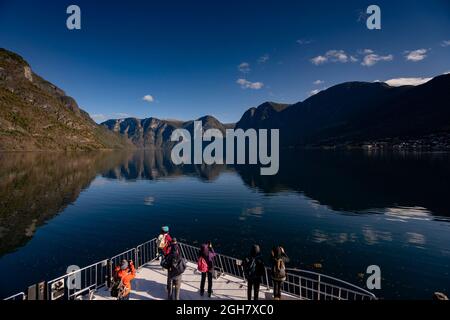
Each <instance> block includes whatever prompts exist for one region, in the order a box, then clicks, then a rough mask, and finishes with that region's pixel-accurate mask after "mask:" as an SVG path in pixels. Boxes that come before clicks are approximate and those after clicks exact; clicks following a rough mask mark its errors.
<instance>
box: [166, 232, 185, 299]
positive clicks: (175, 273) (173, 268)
mask: <svg viewBox="0 0 450 320" xmlns="http://www.w3.org/2000/svg"><path fill="white" fill-rule="evenodd" d="M166 262H167V268H168V269H167V271H168V272H167V298H168V299H169V300H180V288H181V281H182V275H183V273H184V271H185V270H186V261H185V259H184V258H183V257H182V256H181V250H180V247H179V246H178V242H177V239H176V238H173V240H172V242H171V246H170V253H169V254H168V255H167V257H166Z"/></svg>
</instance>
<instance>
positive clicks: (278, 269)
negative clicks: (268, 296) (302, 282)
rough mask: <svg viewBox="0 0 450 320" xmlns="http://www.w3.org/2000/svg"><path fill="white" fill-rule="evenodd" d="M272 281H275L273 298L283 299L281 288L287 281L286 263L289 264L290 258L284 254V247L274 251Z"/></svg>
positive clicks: (272, 256)
mask: <svg viewBox="0 0 450 320" xmlns="http://www.w3.org/2000/svg"><path fill="white" fill-rule="evenodd" d="M271 262H272V281H273V297H274V299H275V300H280V299H281V288H282V286H283V282H284V281H285V280H286V263H288V262H289V257H288V256H287V255H286V253H285V252H284V249H283V247H282V246H278V247H275V248H273V249H272V253H271Z"/></svg>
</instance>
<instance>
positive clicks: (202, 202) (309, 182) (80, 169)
mask: <svg viewBox="0 0 450 320" xmlns="http://www.w3.org/2000/svg"><path fill="white" fill-rule="evenodd" d="M449 160H450V156H449V155H448V154H445V153H393V152H385V153H368V152H364V151H352V152H350V151H317V150H316V151H313V150H311V151H307V150H303V151H284V152H282V153H281V154H280V161H281V163H280V171H279V173H278V175H276V176H260V174H259V173H260V171H259V168H256V167H248V166H238V167H227V166H223V165H215V166H174V165H173V164H172V163H171V161H170V157H168V153H167V152H163V151H160V150H146V151H137V152H133V153H127V152H97V153H71V154H59V153H50V154H45V153H3V154H0V164H1V166H0V238H1V245H0V268H1V270H7V271H5V272H7V274H8V276H3V277H1V278H0V296H1V297H5V296H8V295H10V294H13V293H15V292H17V291H22V290H24V289H25V288H26V287H27V286H28V285H30V284H32V283H36V282H38V281H41V280H50V279H52V278H54V277H56V276H59V275H61V274H63V273H64V272H65V270H66V268H67V266H69V265H79V266H85V265H88V264H90V263H93V262H96V261H97V260H101V259H104V258H107V257H110V256H112V255H115V254H117V253H119V252H122V251H124V250H125V249H127V248H131V247H133V246H136V245H137V244H139V243H141V242H144V241H146V240H149V239H151V238H153V237H154V236H155V235H157V233H158V231H159V227H160V226H161V225H166V224H167V225H169V226H170V227H171V230H172V234H173V235H174V236H176V237H177V238H178V239H179V240H181V241H184V242H187V243H190V244H199V243H201V242H202V241H206V240H208V239H210V240H212V241H213V243H214V245H215V248H216V250H217V251H219V252H221V253H224V254H227V255H231V256H235V257H242V256H243V255H245V254H246V253H247V251H248V249H249V248H250V245H251V244H253V243H259V244H260V245H261V247H262V250H263V252H264V254H265V255H266V256H268V254H269V251H270V249H271V247H272V246H273V245H275V244H282V245H283V246H284V247H285V248H286V251H287V253H288V255H289V256H290V258H291V263H290V264H289V267H297V268H303V269H308V270H312V271H318V272H321V273H325V274H327V275H331V276H335V277H338V278H342V279H344V280H346V281H349V282H351V283H354V284H357V285H360V286H363V287H364V286H365V280H366V278H367V275H365V271H366V268H367V266H369V265H378V266H380V268H381V272H382V289H381V290H377V291H374V293H375V294H376V295H377V296H379V297H384V298H425V299H428V298H430V297H431V295H432V293H433V292H434V291H443V292H447V294H448V293H450V275H449V271H450V221H449V219H448V218H449V217H450V204H449V202H448V200H449V198H448V194H449V191H450V161H449Z"/></svg>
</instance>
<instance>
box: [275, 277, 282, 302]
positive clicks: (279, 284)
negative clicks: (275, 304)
mask: <svg viewBox="0 0 450 320" xmlns="http://www.w3.org/2000/svg"><path fill="white" fill-rule="evenodd" d="M282 286H283V281H278V280H273V297H274V298H275V299H277V298H278V299H281V287H282Z"/></svg>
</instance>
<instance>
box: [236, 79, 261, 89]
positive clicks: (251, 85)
mask: <svg viewBox="0 0 450 320" xmlns="http://www.w3.org/2000/svg"><path fill="white" fill-rule="evenodd" d="M236 83H237V84H239V85H240V86H241V88H242V89H253V90H259V89H262V87H264V83H262V82H251V81H248V80H245V79H238V80H237V81H236Z"/></svg>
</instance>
